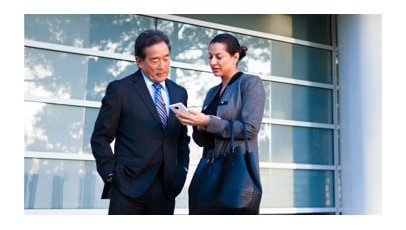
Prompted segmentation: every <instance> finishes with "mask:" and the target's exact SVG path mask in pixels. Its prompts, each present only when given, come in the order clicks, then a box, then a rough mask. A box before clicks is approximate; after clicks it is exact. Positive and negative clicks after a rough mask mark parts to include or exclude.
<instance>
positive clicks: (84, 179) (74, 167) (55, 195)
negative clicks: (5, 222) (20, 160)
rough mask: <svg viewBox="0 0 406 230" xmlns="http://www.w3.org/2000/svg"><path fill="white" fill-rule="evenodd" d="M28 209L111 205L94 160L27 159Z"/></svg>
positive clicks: (26, 207) (25, 188) (25, 206)
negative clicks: (104, 196)
mask: <svg viewBox="0 0 406 230" xmlns="http://www.w3.org/2000/svg"><path fill="white" fill-rule="evenodd" d="M24 162H25V167H24V208H25V209H61V208H66V209H71V208H83V209H89V208H95V209H100V208H108V205H109V200H102V199H100V197H101V193H102V191H103V185H104V183H103V181H102V180H101V179H100V176H99V175H98V174H97V172H96V164H95V162H94V161H71V160H48V159H31V158H27V159H25V160H24Z"/></svg>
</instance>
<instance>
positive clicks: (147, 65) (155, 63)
mask: <svg viewBox="0 0 406 230" xmlns="http://www.w3.org/2000/svg"><path fill="white" fill-rule="evenodd" d="M144 52H145V58H144V60H142V59H141V58H139V57H135V60H136V61H137V64H138V67H139V68H140V69H141V70H142V72H144V74H145V75H147V76H148V77H149V78H150V79H151V81H153V82H155V83H160V82H162V81H165V79H166V78H167V77H168V74H169V66H170V53H169V48H168V46H167V45H166V43H165V42H160V43H157V44H154V45H151V46H148V47H146V48H145V49H144Z"/></svg>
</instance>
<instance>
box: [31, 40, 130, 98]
mask: <svg viewBox="0 0 406 230" xmlns="http://www.w3.org/2000/svg"><path fill="white" fill-rule="evenodd" d="M24 63H25V79H24V88H25V89H24V92H25V94H26V95H33V96H44V97H53V98H64V99H79V100H84V99H86V100H93V101H101V99H102V98H103V96H104V93H105V91H106V87H107V84H108V83H109V82H111V81H113V80H117V79H121V78H123V77H126V76H128V75H130V74H132V73H134V72H135V71H137V69H138V67H137V65H136V64H135V63H134V62H128V61H118V60H113V59H107V58H98V57H90V56H83V55H76V54H70V53H63V52H55V51H48V50H43V49H33V48H25V59H24Z"/></svg>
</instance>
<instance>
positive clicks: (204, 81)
mask: <svg viewBox="0 0 406 230" xmlns="http://www.w3.org/2000/svg"><path fill="white" fill-rule="evenodd" d="M171 80H173V81H175V82H176V83H177V84H179V85H181V86H183V87H185V88H186V90H187V93H188V107H190V108H193V109H196V110H197V111H200V110H201V109H202V106H203V101H204V99H205V98H206V94H207V92H208V91H209V89H210V88H211V87H213V86H216V85H218V84H220V82H221V80H220V78H219V77H215V76H214V75H213V74H212V73H206V72H199V71H194V70H186V69H180V68H171Z"/></svg>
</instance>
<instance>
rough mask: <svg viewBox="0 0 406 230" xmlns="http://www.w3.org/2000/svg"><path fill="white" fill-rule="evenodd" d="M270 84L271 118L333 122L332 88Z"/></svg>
mask: <svg viewBox="0 0 406 230" xmlns="http://www.w3.org/2000/svg"><path fill="white" fill-rule="evenodd" d="M271 84H272V88H271V94H272V95H271V104H272V111H271V116H272V118H275V119H287V120H297V121H308V122H318V123H328V124H332V123H333V94H332V90H330V89H321V88H314V87H306V86H299V85H289V84H284V83H277V82H272V83H271Z"/></svg>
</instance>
